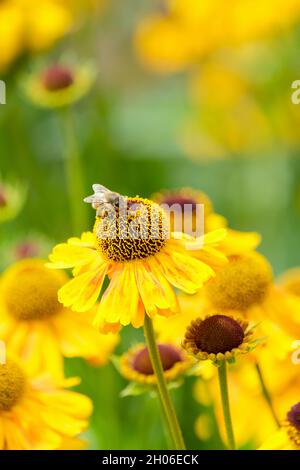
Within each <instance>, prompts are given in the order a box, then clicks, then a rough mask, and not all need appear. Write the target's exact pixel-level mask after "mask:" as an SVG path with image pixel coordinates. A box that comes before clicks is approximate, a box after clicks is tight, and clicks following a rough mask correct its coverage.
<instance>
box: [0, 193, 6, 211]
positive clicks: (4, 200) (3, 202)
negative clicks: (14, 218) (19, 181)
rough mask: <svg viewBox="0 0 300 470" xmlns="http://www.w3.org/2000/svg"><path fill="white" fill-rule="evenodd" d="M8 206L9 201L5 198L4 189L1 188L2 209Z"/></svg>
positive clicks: (0, 201) (0, 200)
mask: <svg viewBox="0 0 300 470" xmlns="http://www.w3.org/2000/svg"><path fill="white" fill-rule="evenodd" d="M6 205H7V199H6V196H5V192H4V189H2V188H0V207H5V206H6Z"/></svg>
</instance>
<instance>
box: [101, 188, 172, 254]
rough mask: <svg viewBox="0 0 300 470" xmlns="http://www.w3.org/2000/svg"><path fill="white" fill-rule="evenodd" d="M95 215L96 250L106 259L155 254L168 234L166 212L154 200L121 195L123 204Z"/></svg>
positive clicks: (163, 243) (162, 245)
mask: <svg viewBox="0 0 300 470" xmlns="http://www.w3.org/2000/svg"><path fill="white" fill-rule="evenodd" d="M112 209H113V210H110V211H109V212H107V211H106V212H105V213H104V214H103V215H102V216H100V217H99V216H98V217H96V222H95V225H94V234H95V236H96V240H97V248H98V250H99V252H100V253H101V254H102V255H103V256H105V257H106V258H107V259H109V260H113V261H116V262H118V261H131V260H136V259H144V258H148V257H149V256H152V255H155V254H156V253H158V252H159V251H160V250H161V249H162V248H163V247H164V245H165V243H166V239H167V236H168V228H167V219H166V216H165V213H164V211H163V210H162V209H160V207H159V206H158V205H157V204H155V203H154V202H152V201H150V200H148V199H142V198H138V197H136V198H124V203H123V204H122V206H112Z"/></svg>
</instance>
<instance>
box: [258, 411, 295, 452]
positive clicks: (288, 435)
mask: <svg viewBox="0 0 300 470" xmlns="http://www.w3.org/2000/svg"><path fill="white" fill-rule="evenodd" d="M259 450H300V402H298V403H296V404H295V405H294V406H292V408H291V409H290V411H289V412H288V413H287V415H286V420H285V421H284V423H283V426H282V428H281V429H280V430H279V431H277V432H276V433H274V434H273V435H272V436H271V437H269V439H267V440H266V441H265V442H264V443H263V445H262V446H261V447H260V448H259Z"/></svg>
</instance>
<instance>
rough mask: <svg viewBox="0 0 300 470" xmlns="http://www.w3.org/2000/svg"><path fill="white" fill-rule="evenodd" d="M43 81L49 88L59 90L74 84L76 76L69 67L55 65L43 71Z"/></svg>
mask: <svg viewBox="0 0 300 470" xmlns="http://www.w3.org/2000/svg"><path fill="white" fill-rule="evenodd" d="M42 81H43V84H44V86H45V88H46V89H47V90H49V91H57V90H63V89H64V88H68V87H69V86H70V85H72V83H73V81H74V78H73V74H72V72H71V71H70V70H69V69H68V68H67V67H62V66H60V65H53V66H52V67H50V68H48V69H47V70H46V71H45V72H44V73H43V76H42Z"/></svg>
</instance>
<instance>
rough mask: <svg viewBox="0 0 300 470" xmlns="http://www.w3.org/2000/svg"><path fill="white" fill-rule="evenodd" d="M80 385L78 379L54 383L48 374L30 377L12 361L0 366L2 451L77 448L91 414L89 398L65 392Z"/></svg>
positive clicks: (25, 370) (22, 366)
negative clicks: (72, 446) (76, 443)
mask: <svg viewBox="0 0 300 470" xmlns="http://www.w3.org/2000/svg"><path fill="white" fill-rule="evenodd" d="M77 384H78V380H77V379H65V380H61V381H60V382H58V383H55V382H53V381H52V379H50V377H49V376H47V375H39V376H38V375H31V374H30V373H29V372H28V371H27V368H26V367H25V365H23V364H21V363H19V362H18V361H15V360H12V359H8V360H7V362H6V363H5V364H0V427H1V435H0V449H2V450H47V449H51V450H52V449H60V448H63V447H64V446H65V445H67V446H68V447H69V445H70V443H71V442H73V445H74V443H75V442H76V440H75V438H76V437H77V436H78V435H79V434H80V433H82V432H83V431H85V430H86V428H87V426H88V418H89V416H90V415H91V413H92V404H91V401H90V399H89V398H87V397H85V396H84V395H81V394H79V393H76V392H73V391H68V390H65V388H67V387H73V386H74V385H77ZM67 443H68V444H67Z"/></svg>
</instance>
